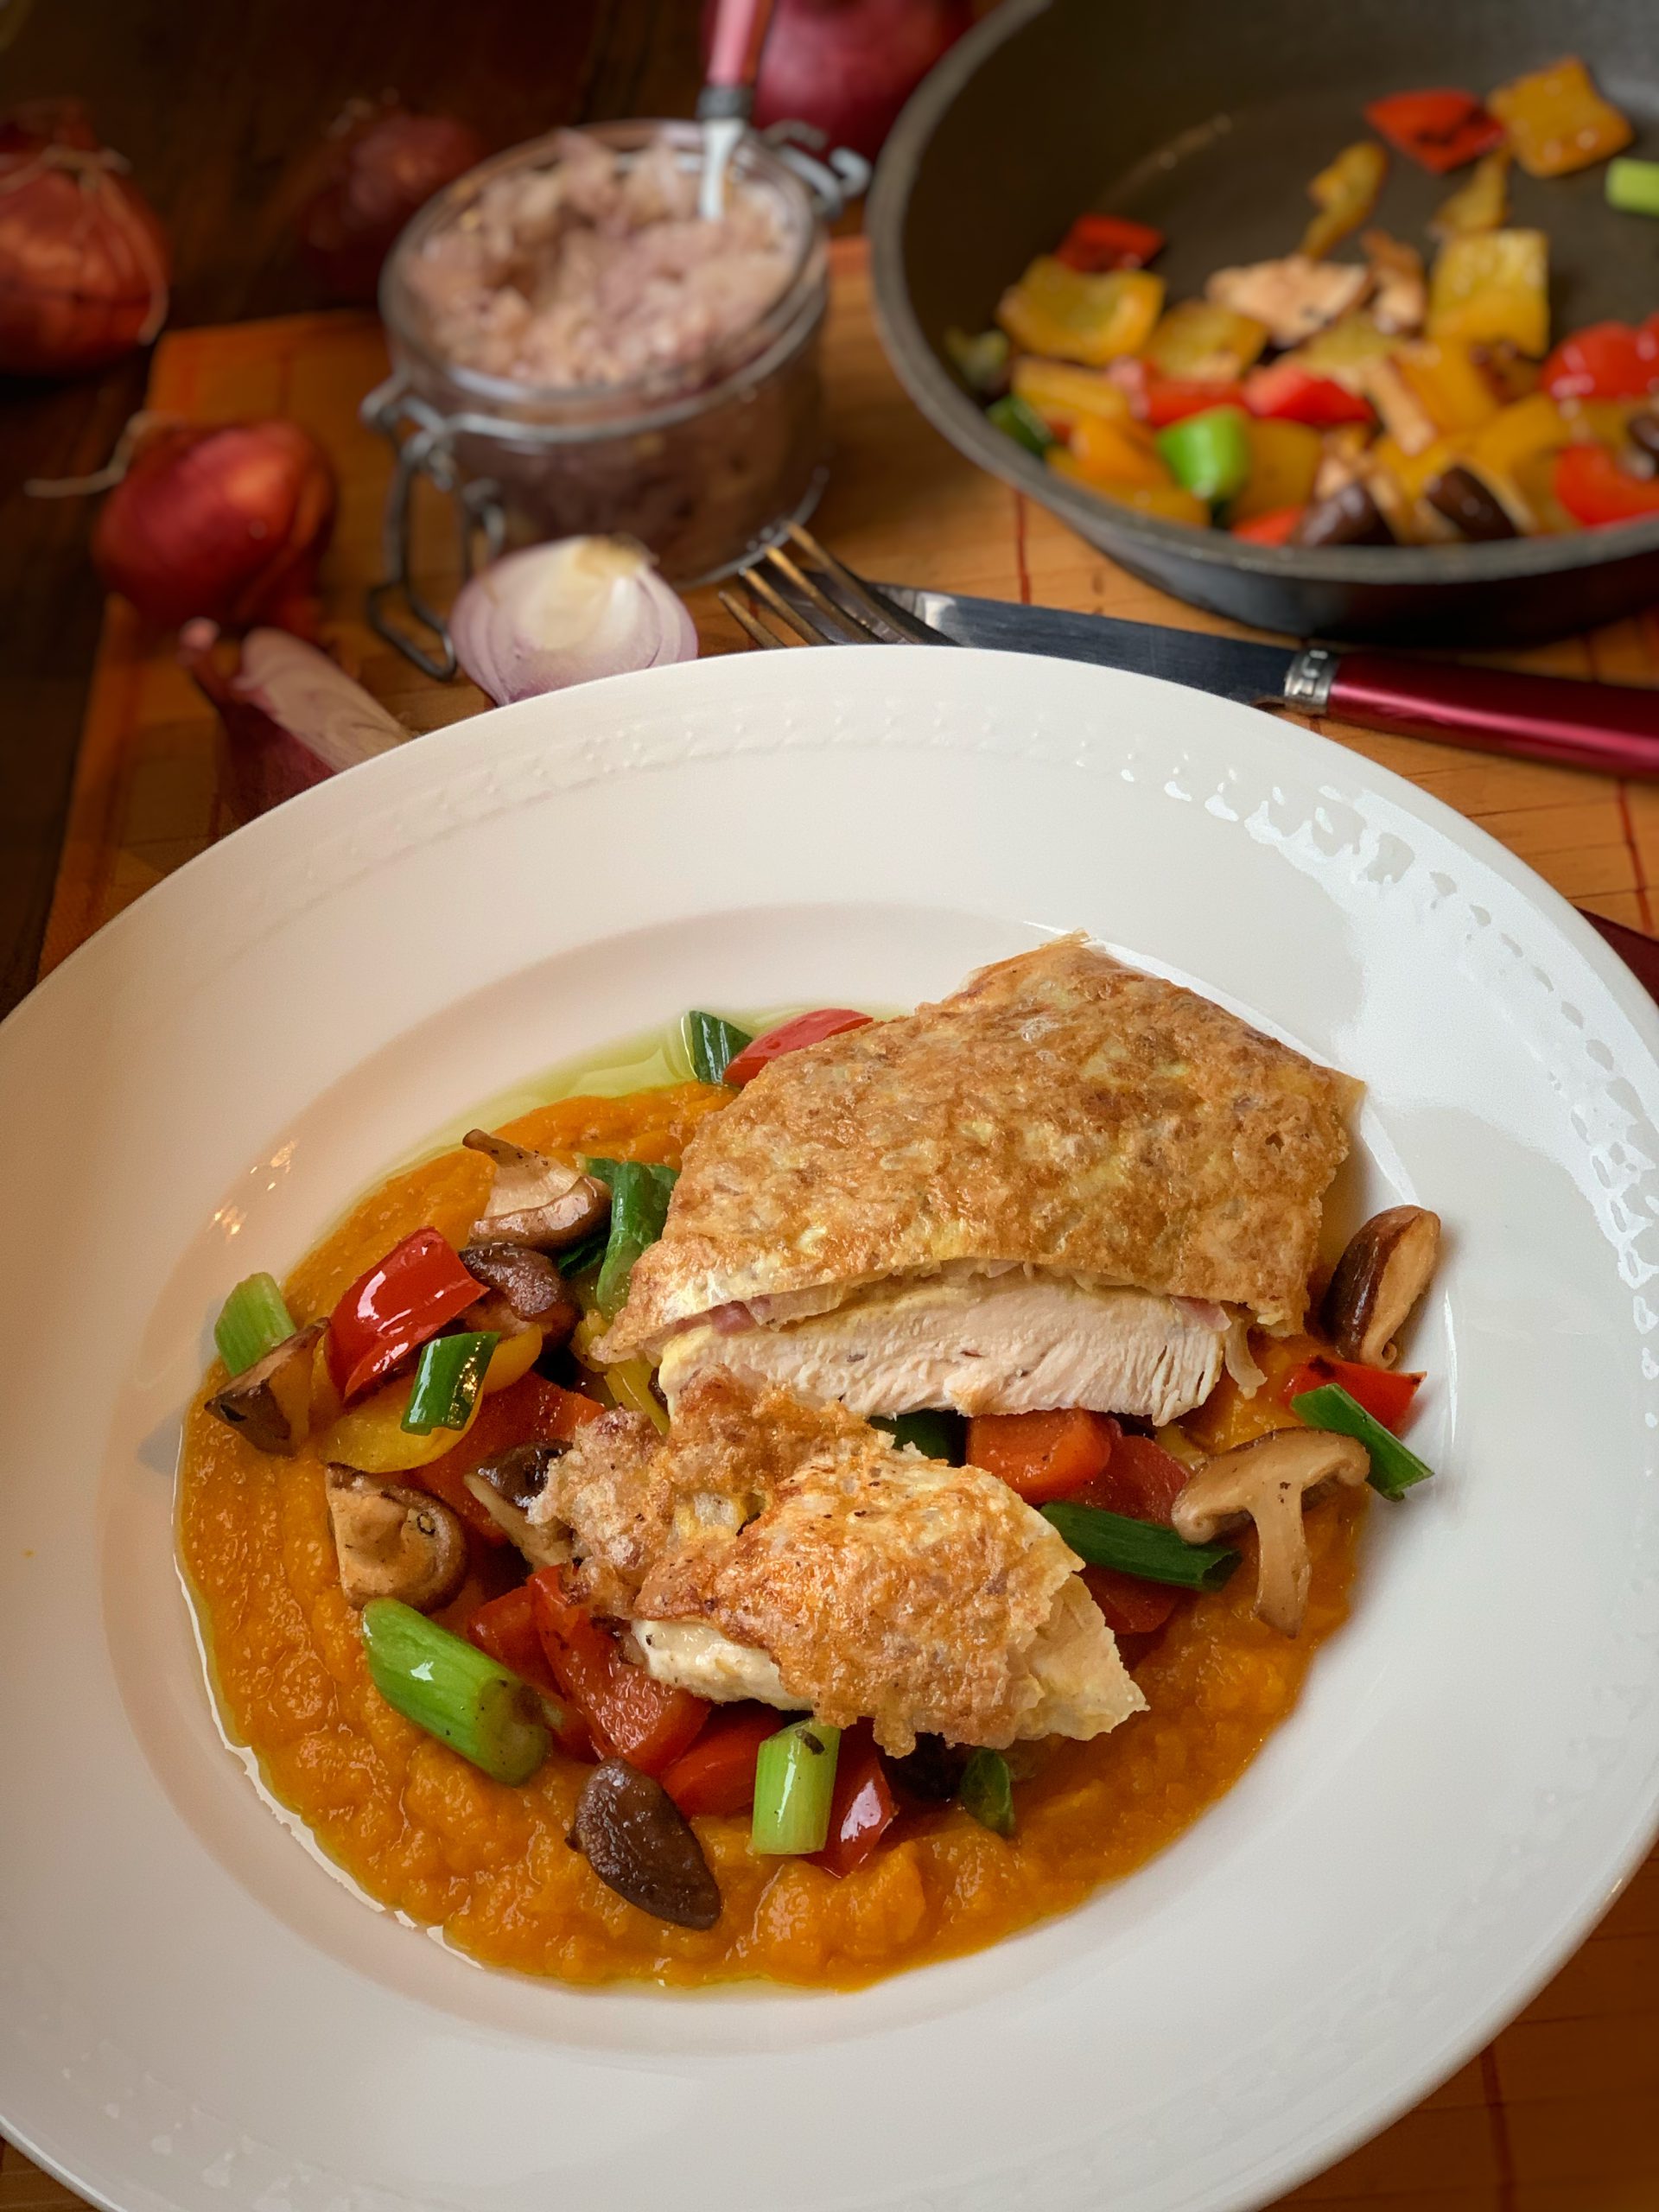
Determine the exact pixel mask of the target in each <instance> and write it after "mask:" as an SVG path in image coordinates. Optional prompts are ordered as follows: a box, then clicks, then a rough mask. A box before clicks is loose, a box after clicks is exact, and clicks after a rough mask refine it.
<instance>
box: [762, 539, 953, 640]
mask: <svg viewBox="0 0 1659 2212" xmlns="http://www.w3.org/2000/svg"><path fill="white" fill-rule="evenodd" d="M787 528H788V535H789V537H790V538H791V541H792V543H793V544H794V546H795V548H796V550H797V551H798V552H799V553H802V554H804V556H805V557H806V560H807V562H808V563H810V569H811V571H812V573H809V571H808V569H805V568H803V567H802V565H801V563H800V562H799V561H798V560H796V559H795V558H794V557H793V556H791V554H789V553H786V552H785V550H784V548H783V546H782V545H781V544H778V545H769V546H768V547H767V548H766V551H765V552H764V553H762V554H761V555H760V558H759V559H758V560H756V561H753V562H752V563H750V564H749V566H748V567H747V568H746V569H739V570H738V574H739V575H740V576H741V578H742V580H743V582H745V583H746V584H747V586H748V588H749V589H750V590H751V591H752V592H753V594H754V596H755V598H756V599H757V600H758V601H760V611H759V613H752V612H751V611H750V609H749V608H748V607H745V606H744V604H743V602H742V601H741V599H739V598H738V596H737V594H736V593H735V592H730V591H725V590H722V591H721V594H720V603H721V606H722V607H724V608H725V609H726V612H727V613H728V614H729V615H730V616H731V617H732V619H733V620H734V622H736V623H738V624H739V625H740V626H741V628H742V629H743V630H744V631H745V632H747V635H748V636H749V637H750V638H751V639H753V641H754V643H755V644H756V645H766V646H768V647H776V646H783V645H954V644H955V643H956V639H954V638H947V637H946V636H945V634H944V631H943V630H936V629H935V628H934V627H933V626H932V624H931V622H924V621H923V620H921V619H920V617H919V616H918V615H914V614H908V613H906V611H905V609H904V608H903V607H899V606H897V605H895V604H894V602H893V601H892V600H890V599H889V598H888V597H887V594H886V593H885V592H883V591H880V590H878V589H877V588H876V587H875V586H874V584H869V583H866V582H865V581H864V579H863V577H862V576H858V575H854V573H853V571H852V570H851V569H849V567H848V566H847V564H846V563H845V562H844V561H838V560H837V559H836V556H835V555H834V554H833V553H830V552H827V551H826V550H824V548H823V546H822V545H820V544H819V543H818V541H817V538H816V537H813V535H812V533H811V531H810V530H806V529H804V528H803V527H802V525H801V524H799V523H798V522H792V523H791V524H788V526H787ZM768 571H770V574H768V573H767V572H768ZM832 594H833V596H832Z"/></svg>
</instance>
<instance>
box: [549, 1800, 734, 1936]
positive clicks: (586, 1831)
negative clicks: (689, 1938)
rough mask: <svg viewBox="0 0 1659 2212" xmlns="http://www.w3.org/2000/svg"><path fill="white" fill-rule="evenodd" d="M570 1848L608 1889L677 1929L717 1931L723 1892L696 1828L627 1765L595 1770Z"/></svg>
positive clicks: (574, 1825) (578, 1804) (579, 1808)
mask: <svg viewBox="0 0 1659 2212" xmlns="http://www.w3.org/2000/svg"><path fill="white" fill-rule="evenodd" d="M566 1840H567V1841H568V1843H569V1846H570V1848H571V1849H572V1850H573V1851H579V1852H581V1853H582V1856H583V1857H584V1858H585V1859H587V1861H588V1865H589V1866H591V1867H592V1868H593V1870H594V1873H595V1874H597V1875H598V1877H599V1878H600V1880H601V1882H603V1883H604V1884H605V1885H606V1887H607V1889H612V1890H614V1891H616V1894H617V1895H618V1897H626V1899H627V1901H628V1903H629V1904H637V1905H638V1906H639V1910H641V1912H649V1913H652V1914H653V1915H654V1916H656V1917H657V1918H658V1920H667V1921H671V1922H672V1923H673V1924H674V1926H675V1927H676V1928H712V1927H713V1926H714V1924H715V1922H716V1921H717V1920H718V1919H719V1918H720V1908H721V1896H720V1885H719V1883H718V1882H717V1881H716V1880H715V1878H714V1875H713V1874H712V1873H711V1872H710V1871H709V1861H708V1860H707V1859H705V1858H704V1857H703V1855H702V1845H701V1844H700V1843H699V1842H698V1841H697V1839H696V1833H695V1831H694V1830H693V1828H692V1826H691V1823H690V1821H688V1820H687V1819H686V1817H685V1815H684V1814H683V1813H682V1812H681V1810H680V1808H679V1807H678V1806H677V1804H676V1803H675V1802H674V1800H673V1799H672V1798H671V1796H669V1794H668V1792H667V1790H666V1789H664V1787H663V1785H662V1783H660V1782H656V1781H653V1780H652V1777H651V1776H650V1775H648V1774H641V1773H640V1772H639V1770H638V1768H636V1767H631V1766H629V1765H628V1764H627V1763H626V1760H624V1759H607V1760H606V1761H605V1763H604V1764H603V1765H602V1766H596V1767H595V1768H594V1770H593V1772H592V1773H591V1774H590V1775H589V1776H588V1779H587V1782H586V1783H584V1784H583V1786H582V1795H581V1796H580V1797H579V1798H577V1800H576V1816H575V1821H573V1822H572V1824H571V1828H570V1833H569V1836H568V1837H567V1838H566Z"/></svg>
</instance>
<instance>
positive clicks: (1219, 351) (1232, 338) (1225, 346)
mask: <svg viewBox="0 0 1659 2212" xmlns="http://www.w3.org/2000/svg"><path fill="white" fill-rule="evenodd" d="M1267 342H1268V327H1267V325H1266V323H1264V322H1258V321H1256V320H1255V316H1254V315H1238V314H1236V312H1235V311H1234V309H1233V308H1218V307H1217V306H1215V305H1214V304H1213V303H1212V302H1210V301H1209V300H1182V301H1180V302H1179V303H1178V304H1177V305H1176V306H1174V307H1173V308H1171V309H1170V310H1169V312H1168V314H1167V315H1165V316H1164V318H1163V320H1162V321H1160V323H1159V325H1158V327H1157V328H1156V329H1155V330H1154V332H1153V334H1152V336H1151V337H1150V338H1149V339H1148V340H1147V342H1146V345H1145V346H1144V347H1143V348H1142V349H1141V350H1142V351H1143V352H1144V353H1145V356H1146V358H1147V360H1148V361H1150V362H1151V363H1152V365H1153V366H1154V368H1155V369H1159V370H1161V371H1162V372H1163V374H1164V375H1165V376H1166V377H1174V378H1179V379H1181V380H1182V381H1184V382H1185V381H1191V382H1192V383H1194V384H1229V383H1231V382H1232V381H1233V379H1234V378H1237V377H1241V376H1243V373H1244V372H1245V370H1246V369H1248V368H1249V365H1250V364H1251V362H1252V361H1254V360H1255V359H1257V358H1258V356H1259V355H1260V353H1261V352H1262V347H1263V346H1265V345H1266V344H1267Z"/></svg>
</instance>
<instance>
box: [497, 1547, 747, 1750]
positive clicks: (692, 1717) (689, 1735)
mask: <svg viewBox="0 0 1659 2212" xmlns="http://www.w3.org/2000/svg"><path fill="white" fill-rule="evenodd" d="M529 1587H530V1590H531V1596H532V1600H533V1603H534V1605H535V1610H536V1625H537V1630H539V1632H540V1635H541V1639H542V1649H543V1653H544V1654H545V1655H546V1658H547V1663H548V1665H549V1666H550V1668H551V1669H552V1670H553V1679H554V1680H555V1681H556V1682H557V1684H558V1686H559V1688H561V1689H562V1690H563V1693H564V1694H565V1695H566V1697H568V1698H569V1699H570V1700H571V1701H572V1702H573V1703H574V1704H575V1707H577V1709H578V1711H579V1712H580V1713H582V1716H583V1718H584V1719H586V1721H587V1723H588V1726H589V1727H590V1728H591V1729H592V1730H593V1732H594V1742H595V1743H596V1744H597V1745H598V1746H599V1748H600V1750H601V1751H603V1752H604V1753H605V1754H606V1755H607V1757H611V1756H614V1757H615V1758H623V1759H626V1761H627V1762H628V1764H629V1765H630V1766H637V1767H638V1768H639V1771H640V1772H641V1773H642V1774H660V1773H661V1772H662V1771H663V1770H664V1767H667V1766H671V1765H672V1764H673V1763H674V1761H675V1760H676V1759H677V1758H679V1757H680V1755H681V1753H682V1752H683V1751H690V1748H691V1746H692V1745H693V1744H694V1743H695V1742H696V1738H697V1736H698V1734H699V1733H700V1732H701V1731H702V1726H703V1723H704V1722H705V1721H706V1720H707V1719H708V1718H709V1713H710V1712H711V1711H712V1709H713V1708H712V1707H710V1706H709V1702H708V1700H706V1699H704V1698H700V1697H693V1696H692V1694H691V1693H690V1691H689V1690H680V1689H673V1688H670V1687H669V1685H668V1684H667V1683H666V1682H658V1681H652V1677H651V1676H650V1675H648V1674H647V1673H646V1672H645V1669H644V1668H643V1667H635V1666H633V1665H632V1664H631V1663H630V1662H628V1661H627V1660H626V1659H625V1658H624V1657H623V1656H622V1652H621V1649H620V1645H619V1644H618V1643H617V1640H616V1638H615V1637H614V1636H613V1635H612V1634H611V1633H610V1631H609V1630H607V1629H606V1628H605V1627H603V1626H602V1625H601V1623H600V1622H599V1621H598V1620H596V1619H595V1618H594V1613H593V1611H592V1609H591V1607H589V1606H588V1605H584V1604H583V1603H582V1599H579V1598H577V1597H576V1596H575V1595H574V1593H573V1592H571V1591H570V1589H569V1587H568V1586H567V1584H566V1581H565V1577H564V1570H563V1568H562V1567H542V1568H540V1569H539V1570H538V1571H537V1573H534V1574H532V1575H531V1578H530V1583H529Z"/></svg>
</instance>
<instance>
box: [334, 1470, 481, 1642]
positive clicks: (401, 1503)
mask: <svg viewBox="0 0 1659 2212" xmlns="http://www.w3.org/2000/svg"><path fill="white" fill-rule="evenodd" d="M327 1497H328V1519H329V1523H330V1525H331V1526H332V1528H333V1529H334V1554H335V1556H336V1558H337V1559H338V1560H339V1561H340V1588H341V1589H342V1590H343V1591H344V1592H345V1593H346V1602H347V1603H348V1604H350V1605H367V1604H368V1602H369V1600H370V1599H371V1598H400V1599H402V1600H403V1602H404V1605H412V1606H413V1607H414V1608H415V1610H416V1612H418V1613H430V1612H435V1611H436V1610H437V1608H438V1607H439V1606H440V1605H448V1602H449V1600H450V1599H451V1598H453V1597H454V1594H455V1592H457V1591H458V1590H459V1589H460V1587H461V1584H462V1583H463V1582H464V1581H465V1580H466V1579H467V1531H466V1530H465V1529H464V1528H462V1526H461V1520H460V1517H459V1516H458V1515H456V1514H454V1513H452V1512H451V1511H450V1510H449V1508H448V1506H447V1505H444V1504H442V1503H441V1502H440V1501H439V1500H438V1499H437V1498H435V1497H429V1495H428V1493H427V1492H426V1491H423V1490H411V1489H410V1488H408V1487H407V1486H406V1485H405V1484H402V1483H388V1482H382V1481H381V1480H380V1478H378V1476H376V1475H362V1474H359V1473H358V1472H357V1471H356V1470H355V1468H353V1467H340V1466H331V1467H330V1468H329V1470H328V1477H327Z"/></svg>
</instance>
